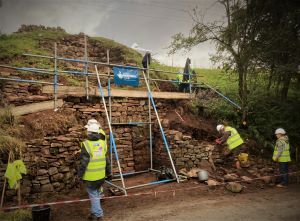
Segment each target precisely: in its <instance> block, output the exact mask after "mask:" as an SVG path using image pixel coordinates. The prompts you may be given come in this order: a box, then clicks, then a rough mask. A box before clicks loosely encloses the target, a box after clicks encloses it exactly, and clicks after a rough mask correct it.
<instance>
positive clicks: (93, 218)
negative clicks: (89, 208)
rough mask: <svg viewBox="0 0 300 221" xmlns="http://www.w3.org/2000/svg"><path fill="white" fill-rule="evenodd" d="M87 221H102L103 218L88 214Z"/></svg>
mask: <svg viewBox="0 0 300 221" xmlns="http://www.w3.org/2000/svg"><path fill="white" fill-rule="evenodd" d="M88 220H89V221H104V219H103V217H97V216H95V215H93V214H90V215H89V216H88Z"/></svg>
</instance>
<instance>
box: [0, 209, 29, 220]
mask: <svg viewBox="0 0 300 221" xmlns="http://www.w3.org/2000/svg"><path fill="white" fill-rule="evenodd" d="M0 220H3V221H31V220H32V217H31V211H29V210H15V211H12V212H0Z"/></svg>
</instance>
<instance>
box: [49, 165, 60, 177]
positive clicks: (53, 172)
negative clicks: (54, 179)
mask: <svg viewBox="0 0 300 221" xmlns="http://www.w3.org/2000/svg"><path fill="white" fill-rule="evenodd" d="M48 173H49V174H50V176H52V175H54V174H57V173H58V170H57V168H56V167H50V168H49V170H48Z"/></svg>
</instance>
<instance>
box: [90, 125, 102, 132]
mask: <svg viewBox="0 0 300 221" xmlns="http://www.w3.org/2000/svg"><path fill="white" fill-rule="evenodd" d="M99 129H100V127H99V124H90V125H88V127H87V131H88V132H93V133H99Z"/></svg>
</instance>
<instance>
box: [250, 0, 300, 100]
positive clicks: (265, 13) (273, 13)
mask: <svg viewBox="0 0 300 221" xmlns="http://www.w3.org/2000/svg"><path fill="white" fill-rule="evenodd" d="M249 11H250V13H251V14H252V16H253V17H256V18H257V20H258V21H257V23H258V24H259V26H258V27H257V28H258V35H257V37H256V42H255V50H256V52H257V53H256V59H257V60H259V61H260V64H261V65H263V66H264V67H265V68H267V69H268V71H269V84H268V90H270V88H271V86H272V85H275V86H277V91H278V93H279V94H278V95H279V96H280V97H281V99H282V100H285V99H286V98H287V95H288V90H289V86H290V83H291V79H292V78H297V75H299V74H298V66H299V63H300V62H299V61H300V60H299V59H300V56H299V55H300V41H299V36H300V9H299V3H298V2H297V1H294V0H289V1H281V0H265V1H259V0H256V1H255V0H252V1H251V2H250V4H249ZM298 77H299V76H298Z"/></svg>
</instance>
